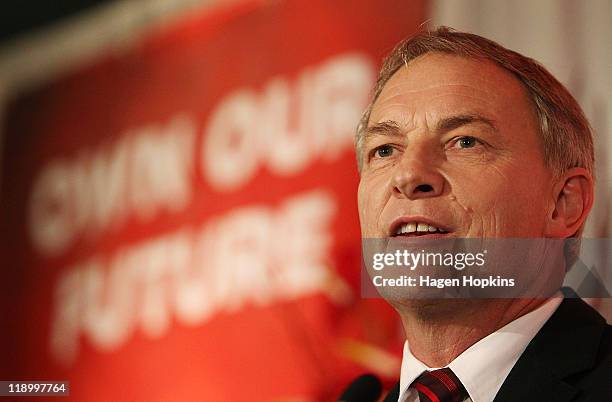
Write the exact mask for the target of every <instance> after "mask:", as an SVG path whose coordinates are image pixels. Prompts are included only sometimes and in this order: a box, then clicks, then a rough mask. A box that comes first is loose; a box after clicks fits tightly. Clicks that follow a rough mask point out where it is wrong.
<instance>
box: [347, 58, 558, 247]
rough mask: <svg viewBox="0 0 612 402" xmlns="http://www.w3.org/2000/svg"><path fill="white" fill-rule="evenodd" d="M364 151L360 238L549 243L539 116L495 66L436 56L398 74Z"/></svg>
mask: <svg viewBox="0 0 612 402" xmlns="http://www.w3.org/2000/svg"><path fill="white" fill-rule="evenodd" d="M362 149H363V152H362V155H361V158H362V161H363V167H362V172H361V181H360V183H359V196H358V197H359V215H360V220H361V230H362V234H363V237H370V238H372V237H389V236H395V235H398V234H399V232H401V231H404V232H407V233H403V234H402V235H403V236H427V237H544V232H545V227H546V222H547V219H548V217H549V215H550V214H552V212H553V206H554V198H553V192H552V185H553V182H552V175H551V172H550V170H549V169H548V168H547V167H546V166H545V164H544V157H543V151H542V145H541V143H540V139H539V137H538V134H537V124H536V118H535V114H534V112H533V111H532V109H531V106H530V103H529V99H528V98H527V95H526V91H525V89H524V88H523V87H522V86H521V84H520V83H519V81H518V80H517V79H516V78H514V77H513V76H512V75H511V74H510V73H508V72H506V71H505V70H503V69H501V68H500V67H498V66H496V65H495V64H494V63H492V62H489V61H483V60H475V59H468V58H462V57H458V56H453V55H445V54H439V53H429V54H426V55H424V56H422V57H420V58H418V59H416V60H413V61H412V62H411V63H409V64H408V66H404V67H401V68H400V69H399V70H398V71H397V72H396V73H395V74H394V75H393V76H392V77H391V79H390V80H389V81H388V82H387V84H386V85H385V87H384V88H383V91H382V92H381V94H380V96H379V97H378V99H377V100H376V102H375V104H374V106H373V109H372V113H371V115H370V120H369V123H368V127H367V129H366V130H365V137H364V141H363V147H362ZM418 223H421V225H418ZM423 224H426V225H423ZM412 225H413V226H412ZM434 228H437V229H438V230H434ZM415 230H416V232H415Z"/></svg>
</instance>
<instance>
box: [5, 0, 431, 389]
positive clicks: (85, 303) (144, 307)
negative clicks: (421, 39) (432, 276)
mask: <svg viewBox="0 0 612 402" xmlns="http://www.w3.org/2000/svg"><path fill="white" fill-rule="evenodd" d="M423 16H424V5H423V3H422V2H418V1H417V2H406V1H401V0H385V1H380V2H371V1H369V0H360V1H333V2H330V1H327V0H320V1H297V0H296V1H282V2H244V3H240V4H239V5H235V6H232V7H229V8H224V9H219V10H216V11H214V12H212V13H211V12H210V11H206V12H204V11H203V12H202V13H201V15H192V16H190V17H188V18H185V19H183V20H182V21H181V22H180V23H178V24H175V25H173V26H171V27H166V28H164V29H163V30H158V31H156V32H153V33H151V34H150V35H149V37H147V38H146V39H145V40H143V41H140V42H139V43H138V44H135V45H133V46H131V47H130V48H129V50H127V51H126V52H125V53H121V54H117V53H112V54H108V55H105V56H104V57H100V58H99V59H98V60H96V61H95V62H94V63H91V64H90V65H88V66H83V67H80V68H79V69H78V70H75V71H73V72H71V73H69V74H67V75H65V76H63V77H62V78H61V79H59V80H56V81H54V82H52V83H50V84H48V85H46V86H44V87H43V88H40V89H38V90H36V91H34V92H31V93H29V94H27V95H24V96H21V97H19V98H18V99H15V100H14V101H13V102H12V103H11V105H10V107H9V108H8V109H7V112H6V113H5V117H6V118H5V120H6V121H5V124H4V147H3V159H2V160H3V166H2V173H3V177H2V193H1V196H2V199H1V202H2V247H3V249H4V258H3V261H4V263H3V266H4V269H3V272H4V274H5V275H4V280H3V281H2V298H3V303H2V304H3V308H4V309H5V313H6V314H4V316H5V317H6V320H7V321H6V324H5V325H3V334H2V336H3V339H2V345H3V348H6V349H5V350H4V351H3V356H4V357H3V359H2V360H4V362H3V367H2V373H1V374H2V378H1V379H3V380H38V379H40V380H67V381H70V394H71V399H74V400H88V401H95V400H100V401H109V400H147V401H154V400H159V401H166V400H199V401H270V400H274V401H282V400H293V401H298V400H299V401H308V400H312V401H314V400H331V399H333V397H334V396H335V395H336V394H337V393H338V392H339V389H340V388H341V387H342V386H343V384H346V383H347V382H348V381H349V380H350V378H351V377H352V376H354V375H356V374H358V373H360V372H362V371H375V372H378V374H380V375H383V376H386V378H387V380H392V379H393V378H394V376H397V370H398V368H399V366H398V362H399V359H397V356H398V353H399V350H400V346H401V332H400V329H399V326H398V325H397V322H396V319H395V316H394V314H393V313H392V312H391V311H390V309H389V308H388V307H386V306H385V305H384V304H383V303H381V302H379V301H376V302H374V301H365V302H364V301H362V300H360V299H359V288H358V284H359V266H360V258H361V257H360V256H361V254H360V253H361V249H360V247H361V246H360V233H359V225H358V215H357V210H356V195H355V194H356V191H355V189H356V185H357V180H358V178H357V172H356V164H355V161H354V155H353V145H352V137H353V133H354V128H355V126H356V124H357V121H358V120H359V117H360V113H361V112H362V110H363V109H364V107H365V105H366V103H367V100H368V97H369V95H370V91H371V88H372V86H373V82H374V80H375V75H376V72H377V68H378V65H379V62H380V60H381V58H382V56H384V54H385V53H387V52H388V51H390V50H391V48H392V46H393V45H394V44H395V43H396V42H397V41H398V40H399V39H400V38H402V37H404V36H406V35H408V34H409V33H410V32H412V31H414V30H415V29H416V27H417V26H418V23H419V22H421V21H422V19H423Z"/></svg>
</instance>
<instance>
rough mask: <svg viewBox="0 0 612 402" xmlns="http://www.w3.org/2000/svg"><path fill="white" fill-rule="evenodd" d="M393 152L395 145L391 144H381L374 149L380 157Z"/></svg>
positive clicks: (387, 155)
mask: <svg viewBox="0 0 612 402" xmlns="http://www.w3.org/2000/svg"><path fill="white" fill-rule="evenodd" d="M392 154H393V147H392V146H391V145H381V146H380V147H378V148H376V149H375V150H374V155H375V156H378V157H379V158H386V157H389V156H391V155H392Z"/></svg>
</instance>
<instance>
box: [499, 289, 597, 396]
mask: <svg viewBox="0 0 612 402" xmlns="http://www.w3.org/2000/svg"><path fill="white" fill-rule="evenodd" d="M604 329H605V320H604V319H603V317H601V316H600V315H599V314H598V313H597V312H596V311H595V310H594V309H593V308H592V307H590V306H588V305H587V304H586V303H585V302H583V301H582V300H581V299H580V298H568V299H564V300H563V302H562V303H561V305H560V306H559V308H558V309H557V311H556V312H555V313H554V314H553V315H552V317H551V318H550V320H548V322H547V323H546V324H544V326H543V327H542V329H541V330H540V332H539V333H538V334H537V335H536V336H535V338H533V340H532V341H531V342H530V343H529V345H528V346H527V348H526V349H525V352H523V354H522V355H521V357H520V358H519V360H518V361H517V363H516V365H515V366H514V367H513V368H512V370H511V371H510V374H509V375H508V377H507V378H506V381H505V382H504V384H503V385H502V387H501V389H500V390H499V392H498V393H497V396H496V397H495V400H494V402H525V401H538V402H545V401H553V400H554V401H555V402H566V401H570V400H571V399H572V398H573V397H574V396H576V394H577V393H578V390H577V389H576V388H575V387H573V386H572V385H570V384H568V383H567V382H565V381H564V379H565V378H567V377H569V376H570V375H572V374H576V373H579V372H581V371H584V370H588V369H589V368H591V367H593V366H594V364H595V359H596V356H597V350H598V348H599V344H600V342H601V338H602V335H603V331H604Z"/></svg>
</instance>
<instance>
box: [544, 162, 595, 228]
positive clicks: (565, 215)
mask: <svg viewBox="0 0 612 402" xmlns="http://www.w3.org/2000/svg"><path fill="white" fill-rule="evenodd" d="M554 191H555V192H554V196H555V197H556V198H555V204H554V209H553V211H552V214H551V216H550V217H549V222H548V225H547V230H546V236H547V237H557V238H566V237H570V236H572V235H573V234H574V233H576V231H578V229H580V227H581V226H582V225H583V224H584V222H585V221H586V218H587V216H588V215H589V212H590V211H591V207H592V206H593V178H592V177H591V174H590V173H589V172H588V171H587V170H586V169H584V168H573V169H570V170H568V171H567V172H565V174H563V176H561V177H560V178H559V181H558V183H557V185H556V186H555V189H554Z"/></svg>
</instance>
